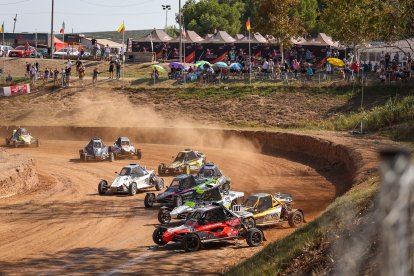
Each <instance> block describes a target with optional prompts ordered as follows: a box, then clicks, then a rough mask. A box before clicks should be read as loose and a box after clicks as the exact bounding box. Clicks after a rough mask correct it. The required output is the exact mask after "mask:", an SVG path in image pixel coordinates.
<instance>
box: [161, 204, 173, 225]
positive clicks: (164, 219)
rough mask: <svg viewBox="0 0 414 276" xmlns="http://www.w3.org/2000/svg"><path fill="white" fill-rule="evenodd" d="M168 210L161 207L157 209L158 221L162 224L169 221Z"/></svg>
mask: <svg viewBox="0 0 414 276" xmlns="http://www.w3.org/2000/svg"><path fill="white" fill-rule="evenodd" d="M170 212H171V211H170V210H168V209H167V208H161V209H160V210H159V211H158V221H159V222H160V223H162V224H167V223H169V222H170V221H171V215H170Z"/></svg>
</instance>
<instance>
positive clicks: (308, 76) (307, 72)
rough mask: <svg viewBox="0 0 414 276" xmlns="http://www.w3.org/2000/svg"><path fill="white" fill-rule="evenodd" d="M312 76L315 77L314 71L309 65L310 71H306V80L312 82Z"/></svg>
mask: <svg viewBox="0 0 414 276" xmlns="http://www.w3.org/2000/svg"><path fill="white" fill-rule="evenodd" d="M312 76H313V69H312V67H311V66H310V65H308V69H307V70H306V79H307V80H309V81H310V80H312Z"/></svg>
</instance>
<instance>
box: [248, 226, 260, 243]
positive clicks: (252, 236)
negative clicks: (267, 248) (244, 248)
mask: <svg viewBox="0 0 414 276" xmlns="http://www.w3.org/2000/svg"><path fill="white" fill-rule="evenodd" d="M246 241H247V244H248V245H249V246H251V247H256V246H259V245H260V244H261V243H262V242H263V232H262V231H260V230H259V229H257V228H251V229H249V230H248V231H247V237H246Z"/></svg>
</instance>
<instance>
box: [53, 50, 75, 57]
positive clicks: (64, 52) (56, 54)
mask: <svg viewBox="0 0 414 276" xmlns="http://www.w3.org/2000/svg"><path fill="white" fill-rule="evenodd" d="M77 55H79V52H78V50H76V49H75V48H62V49H60V50H58V51H56V52H54V53H53V58H62V57H66V56H77Z"/></svg>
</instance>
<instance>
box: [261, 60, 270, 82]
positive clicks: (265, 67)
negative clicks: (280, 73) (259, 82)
mask: <svg viewBox="0 0 414 276" xmlns="http://www.w3.org/2000/svg"><path fill="white" fill-rule="evenodd" d="M262 72H263V73H264V76H265V78H267V77H268V74H269V62H268V61H267V59H265V60H264V62H263V67H262Z"/></svg>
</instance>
